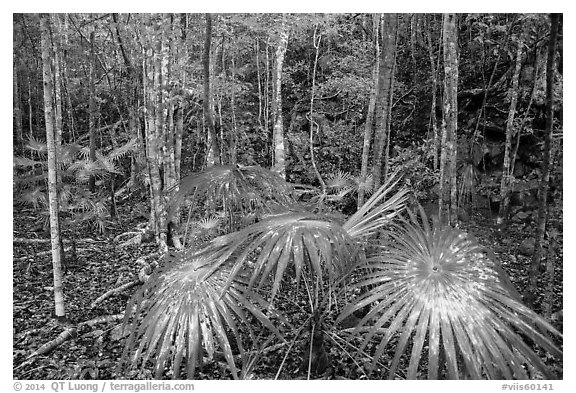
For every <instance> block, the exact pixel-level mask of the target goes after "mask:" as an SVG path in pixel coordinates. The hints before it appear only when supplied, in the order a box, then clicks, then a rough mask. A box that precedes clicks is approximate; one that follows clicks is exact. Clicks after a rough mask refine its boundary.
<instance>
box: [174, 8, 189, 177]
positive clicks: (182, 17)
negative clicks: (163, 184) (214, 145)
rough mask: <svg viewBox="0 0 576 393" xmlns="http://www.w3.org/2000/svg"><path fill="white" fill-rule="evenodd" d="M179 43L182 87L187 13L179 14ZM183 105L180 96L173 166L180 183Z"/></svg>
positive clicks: (185, 57)
mask: <svg viewBox="0 0 576 393" xmlns="http://www.w3.org/2000/svg"><path fill="white" fill-rule="evenodd" d="M180 28H181V36H180V45H179V47H178V53H179V56H178V64H179V67H180V81H181V83H182V87H183V88H185V87H186V85H187V81H186V68H185V64H187V62H188V50H187V46H186V34H187V30H188V15H187V14H182V15H180ZM184 107H185V103H184V101H183V99H182V98H180V100H179V102H178V109H177V111H176V114H175V122H176V131H175V136H174V138H175V139H174V166H175V169H176V182H177V183H180V170H181V168H180V162H181V159H182V136H183V135H184Z"/></svg>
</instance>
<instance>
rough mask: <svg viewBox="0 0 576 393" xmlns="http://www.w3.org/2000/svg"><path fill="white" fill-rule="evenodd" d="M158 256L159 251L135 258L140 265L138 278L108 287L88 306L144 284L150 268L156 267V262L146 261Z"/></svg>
mask: <svg viewBox="0 0 576 393" xmlns="http://www.w3.org/2000/svg"><path fill="white" fill-rule="evenodd" d="M159 256H160V253H159V252H153V253H152V254H148V255H145V256H142V257H140V258H138V259H137V260H136V264H137V265H141V266H142V268H141V269H140V271H139V272H138V278H137V279H135V280H132V281H130V282H127V283H124V284H122V285H121V286H119V287H117V288H112V289H110V290H109V291H107V292H106V293H104V294H103V295H102V296H100V297H99V298H98V299H96V300H94V301H93V302H92V304H90V308H94V307H96V306H97V305H98V304H100V303H102V302H103V301H104V300H106V299H108V298H109V297H112V296H114V295H117V294H119V293H121V292H124V291H126V290H128V289H130V288H132V287H135V286H136V285H140V284H144V283H145V282H146V281H148V278H149V277H150V274H152V270H154V269H155V268H156V267H158V263H157V262H156V261H152V262H151V263H149V262H147V260H148V259H152V258H157V257H159Z"/></svg>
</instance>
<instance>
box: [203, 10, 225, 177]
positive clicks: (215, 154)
mask: <svg viewBox="0 0 576 393" xmlns="http://www.w3.org/2000/svg"><path fill="white" fill-rule="evenodd" d="M211 43H212V15H211V14H206V36H205V37H204V53H203V54H202V66H203V71H204V73H203V78H204V97H203V100H202V105H203V108H204V120H205V122H206V126H207V127H208V138H207V139H208V149H209V151H208V152H207V153H208V157H209V158H208V165H209V166H212V165H214V164H220V163H222V159H221V157H220V142H219V140H218V135H217V133H216V127H215V126H214V120H213V117H212V109H211V108H210V102H211V98H210V95H211V93H210V47H211Z"/></svg>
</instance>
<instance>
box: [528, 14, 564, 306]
mask: <svg viewBox="0 0 576 393" xmlns="http://www.w3.org/2000/svg"><path fill="white" fill-rule="evenodd" d="M558 24H559V14H551V15H550V40H549V42H548V59H547V61H546V137H545V139H544V157H543V164H542V177H541V179H540V187H539V189H538V202H539V203H538V222H537V224H536V235H535V236H536V247H535V248H534V254H533V256H532V263H531V264H530V272H529V277H528V288H527V296H526V302H527V303H528V304H529V305H532V304H533V303H534V300H535V299H536V290H537V288H536V287H537V283H538V276H539V270H540V260H541V259H542V243H543V242H544V234H545V233H546V220H547V218H548V217H547V215H548V211H547V209H546V208H547V205H546V203H547V199H548V198H547V196H548V195H547V194H548V186H549V182H550V172H551V166H552V165H551V160H550V158H551V154H550V151H551V149H552V129H553V124H554V68H555V67H554V60H555V55H556V41H557V37H558Z"/></svg>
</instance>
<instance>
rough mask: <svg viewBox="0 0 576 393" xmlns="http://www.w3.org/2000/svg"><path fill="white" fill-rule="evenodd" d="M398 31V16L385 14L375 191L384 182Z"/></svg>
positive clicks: (374, 167) (374, 164)
mask: <svg viewBox="0 0 576 393" xmlns="http://www.w3.org/2000/svg"><path fill="white" fill-rule="evenodd" d="M397 30H398V16H397V15H396V14H384V16H383V21H382V36H383V40H382V52H381V59H380V69H379V75H378V93H377V95H376V108H375V129H376V131H375V132H376V134H375V137H374V162H373V172H372V173H373V178H374V180H373V181H374V189H378V187H380V185H381V182H382V167H383V165H384V162H383V157H384V155H385V152H384V150H385V149H386V142H387V140H386V139H387V138H386V137H387V135H388V134H389V132H388V126H389V122H388V118H389V113H390V111H391V109H392V100H391V98H392V94H391V89H392V79H393V78H394V59H395V57H396V32H397Z"/></svg>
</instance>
